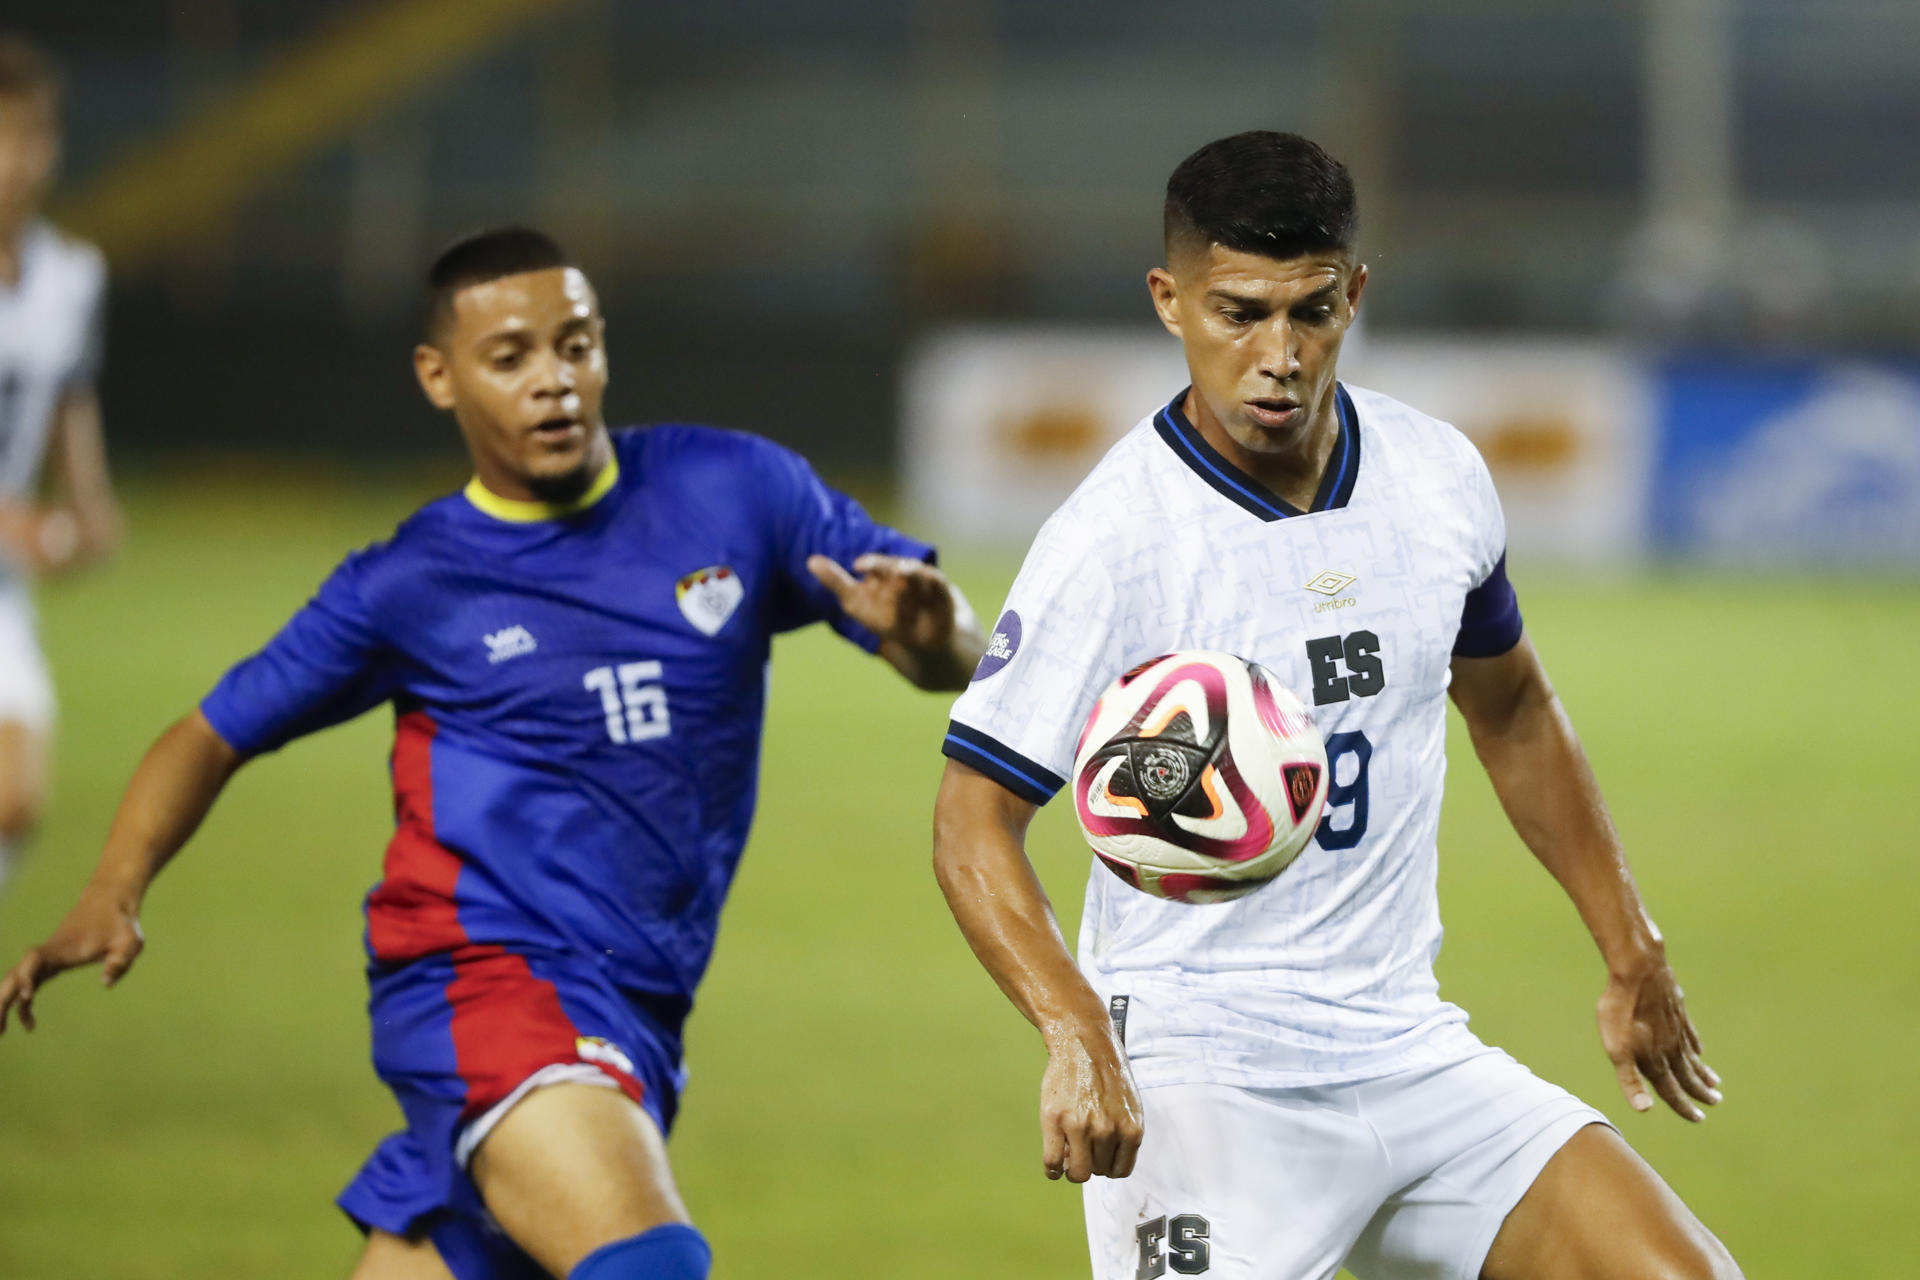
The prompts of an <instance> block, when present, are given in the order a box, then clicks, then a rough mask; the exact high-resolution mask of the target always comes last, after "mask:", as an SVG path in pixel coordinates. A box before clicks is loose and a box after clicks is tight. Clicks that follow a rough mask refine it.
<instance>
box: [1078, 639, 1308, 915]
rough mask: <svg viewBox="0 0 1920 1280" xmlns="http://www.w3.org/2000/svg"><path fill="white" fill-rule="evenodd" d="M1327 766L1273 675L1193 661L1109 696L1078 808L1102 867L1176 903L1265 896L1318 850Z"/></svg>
mask: <svg viewBox="0 0 1920 1280" xmlns="http://www.w3.org/2000/svg"><path fill="white" fill-rule="evenodd" d="M1326 800H1327V755H1326V748H1325V746H1324V745H1323V744H1322V742H1321V740H1320V731H1319V730H1318V729H1317V728H1315V727H1314V723H1313V717H1312V715H1310V714H1309V713H1308V711H1307V709H1306V707H1305V706H1304V705H1303V704H1302V703H1301V701H1300V699H1299V698H1297V697H1295V696H1294V695H1293V694H1292V693H1291V692H1290V691H1289V690H1287V689H1286V688H1285V687H1284V686H1282V685H1281V684H1280V683H1279V681H1277V680H1275V679H1274V678H1273V675H1272V674H1271V673H1270V672H1268V671H1267V670H1266V669H1265V668H1263V667H1260V666H1258V665H1256V664H1254V663H1251V662H1248V661H1246V660H1245V659H1242V658H1237V657H1235V656H1234V655H1232V654H1230V653H1215V652H1211V651H1208V650H1197V649H1196V650H1188V651H1184V652H1180V653H1170V654H1167V655H1165V656H1163V657H1159V658H1155V659H1153V660H1152V661H1151V662H1146V663H1142V664H1141V665H1140V666H1137V667H1135V668H1134V669H1133V670H1131V671H1129V672H1127V673H1126V674H1125V675H1123V676H1121V677H1120V678H1119V679H1117V680H1115V681H1114V682H1113V683H1112V684H1110V685H1108V686H1107V688H1106V690H1105V692H1103V693H1102V694H1101V695H1100V700H1099V701H1098V702H1096V703H1095V704H1094V706H1093V711H1092V713H1091V714H1090V715H1089V716H1088V717H1087V724H1086V728H1085V729H1084V730H1082V732H1081V735H1080V746H1079V749H1078V751H1076V752H1075V754H1074V762H1073V808H1074V812H1075V814H1076V815H1077V816H1078V817H1079V819H1080V829H1081V830H1082V831H1084V832H1085V833H1086V837H1087V842H1088V843H1089V844H1091V845H1092V846H1093V852H1094V854H1095V856H1097V857H1098V858H1099V859H1100V861H1101V862H1103V863H1105V864H1106V866H1107V868H1108V869H1109V870H1110V871H1112V872H1113V873H1114V874H1115V875H1117V876H1119V877H1120V878H1121V879H1122V880H1125V881H1126V882H1127V883H1128V884H1130V885H1132V886H1134V887H1135V888H1136V889H1140V890H1142V891H1144V892H1146V893H1151V894H1154V895H1155V896H1157V897H1162V898H1171V899H1173V900H1175V901H1177V902H1195V903H1201V902H1226V901H1228V900H1230V899H1233V898H1238V897H1241V896H1243V895H1245V894H1248V893H1251V892H1253V891H1254V890H1255V889H1258V888H1259V887H1260V886H1261V885H1263V884H1266V883H1267V882H1268V881H1270V880H1272V879H1273V878H1274V877H1275V876H1277V875H1279V874H1280V873H1281V872H1282V871H1284V870H1286V869H1287V866H1288V864H1289V863H1291V862H1292V861H1293V860H1294V858H1296V857H1298V856H1299V854H1300V851H1301V850H1302V849H1303V848H1305V847H1306V844H1307V841H1308V840H1310V839H1312V838H1313V832H1314V828H1315V826H1316V825H1318V823H1319V821H1320V811H1321V809H1322V808H1323V807H1324V806H1325V804H1326Z"/></svg>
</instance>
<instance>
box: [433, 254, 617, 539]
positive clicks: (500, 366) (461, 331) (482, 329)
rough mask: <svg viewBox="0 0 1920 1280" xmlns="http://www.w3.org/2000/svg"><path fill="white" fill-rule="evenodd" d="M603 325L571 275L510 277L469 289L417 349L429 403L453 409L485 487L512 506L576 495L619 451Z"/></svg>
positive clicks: (587, 291) (569, 270) (585, 289)
mask: <svg viewBox="0 0 1920 1280" xmlns="http://www.w3.org/2000/svg"><path fill="white" fill-rule="evenodd" d="M604 331H605V325H604V323H603V322H602V321H601V318H600V305H599V302H598V300H597V299H596V298H595V297H594V293H593V286H592V285H590V284H588V283H587V278H586V276H585V275H583V274H582V273H581V272H580V271H578V270H577V269H575V268H573V267H564V268H561V267H556V268H554V269H553V270H551V271H529V272H527V273H525V274H523V275H515V276H503V277H501V278H500V279H498V280H490V281H487V282H486V283H485V284H477V285H472V286H470V287H468V288H466V289H462V290H461V291H460V292H459V293H458V294H456V295H454V299H453V316H452V318H451V320H449V321H447V322H446V323H445V324H444V325H443V326H442V328H441V331H440V332H439V333H438V334H437V335H436V336H435V339H434V341H433V342H431V343H422V344H421V345H420V346H418V347H416V348H415V349H414V353H413V363H414V372H415V373H416V374H417V375H418V376H419V378H420V386H421V389H422V390H424V391H425V392H426V393H427V398H428V399H429V400H431V401H432V402H433V403H434V404H435V405H436V406H438V407H439V408H442V409H450V410H452V412H453V416H454V418H455V420H456V421H457V422H459V424H460V434H461V435H463V436H465V437H466V441H467V449H468V451H469V452H470V453H472V454H473V465H474V471H475V472H476V473H477V474H478V475H479V477H480V482H481V483H482V484H484V485H486V486H487V488H489V489H491V490H493V491H494V492H495V493H497V494H499V495H500V496H501V497H503V498H519V499H523V500H530V501H546V502H563V501H567V500H569V499H571V498H575V497H578V496H579V495H580V494H581V493H583V492H585V491H586V489H587V488H588V487H589V486H590V485H591V484H592V483H593V480H594V477H595V476H597V475H598V474H599V472H600V470H601V468H602V467H604V466H605V465H606V462H607V458H608V451H609V449H610V448H611V446H610V444H609V442H608V440H607V430H606V424H605V422H604V421H603V420H602V418H601V416H600V401H601V398H602V396H603V395H605V393H606V389H607V355H606V347H605V345H604V344H603V342H602V337H603V334H604Z"/></svg>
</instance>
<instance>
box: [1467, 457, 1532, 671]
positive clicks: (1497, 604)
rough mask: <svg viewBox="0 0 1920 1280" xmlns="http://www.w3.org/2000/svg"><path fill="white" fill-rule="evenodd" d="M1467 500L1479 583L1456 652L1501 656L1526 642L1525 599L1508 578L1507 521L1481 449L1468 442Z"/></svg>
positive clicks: (1469, 598)
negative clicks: (1522, 601) (1522, 606)
mask: <svg viewBox="0 0 1920 1280" xmlns="http://www.w3.org/2000/svg"><path fill="white" fill-rule="evenodd" d="M1466 447H1467V450H1468V452H1469V454H1470V455H1471V459H1470V461H1471V466H1470V467H1469V471H1468V484H1467V489H1468V492H1467V500H1468V504H1469V509H1470V510H1471V511H1472V513H1473V517H1474V570H1473V585H1472V587H1471V588H1470V589H1469V590H1468V591H1467V598H1466V602H1465V603H1464V604H1463V605H1462V607H1461V610H1460V630H1459V632H1458V634H1457V635H1456V636H1455V637H1454V642H1453V652H1454V656H1455V657H1461V658H1497V657H1499V656H1500V655H1501V654H1503V653H1506V652H1507V651H1508V650H1510V649H1512V648H1513V646H1514V645H1516V644H1519V643H1520V633H1521V631H1522V629H1523V623H1522V620H1521V617H1520V599H1519V597H1518V596H1517V595H1515V594H1514V590H1513V583H1512V582H1511V581H1509V580H1508V578H1507V520H1506V515H1505V514H1504V513H1503V512H1502V511H1501V509H1500V495H1499V493H1498V492H1497V491H1496V490H1495V489H1494V486H1493V476H1492V474H1491V473H1489V472H1488V470H1487V464H1486V462H1485V461H1484V460H1483V459H1482V458H1481V457H1480V453H1479V450H1477V449H1474V448H1473V446H1472V445H1471V444H1468V445H1467V446H1466Z"/></svg>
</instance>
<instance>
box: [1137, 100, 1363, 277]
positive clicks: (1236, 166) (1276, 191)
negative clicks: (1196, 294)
mask: <svg viewBox="0 0 1920 1280" xmlns="http://www.w3.org/2000/svg"><path fill="white" fill-rule="evenodd" d="M1359 230H1360V207H1359V203H1358V201H1357V200H1356V199H1355V197H1354V193H1353V178H1352V177H1351V176H1349V175H1348V173H1347V169H1346V166H1345V165H1343V164H1341V163H1340V162H1339V161H1338V160H1335V159H1334V158H1333V157H1332V156H1330V155H1328V154H1327V153H1326V152H1325V151H1322V150H1321V149H1320V148H1319V147H1318V146H1316V145H1315V144H1314V143H1312V142H1310V141H1308V140H1307V139H1305V138H1303V137H1301V136H1300V135H1299V134H1297V133H1276V132H1274V131H1272V130H1267V129H1256V130H1253V131H1250V132H1247V133H1236V134H1234V135H1233V136H1232V137H1228V138H1221V139H1219V140H1218V141H1215V142H1209V143H1208V144H1207V145H1206V146H1204V147H1202V148H1200V149H1199V150H1198V151H1196V152H1194V153H1193V154H1192V155H1190V156H1188V157H1187V158H1186V159H1185V160H1182V161H1181V162H1180V166H1179V168H1177V169H1175V170H1174V171H1173V176H1172V177H1171V178H1168V179H1167V203H1166V211H1165V215H1164V223H1163V231H1164V234H1165V236H1166V248H1167V255H1168V257H1169V258H1171V257H1172V256H1173V254H1174V252H1175V251H1176V250H1178V249H1185V248H1190V247H1199V248H1204V247H1206V246H1207V245H1212V244H1217V245H1220V246H1221V247H1223V248H1227V249H1237V250H1239V251H1240V252H1242V253H1257V254H1259V255H1260V256H1261V257H1263V258H1280V259H1285V258H1298V257H1300V256H1302V255H1304V254H1309V253H1328V252H1340V253H1351V252H1352V251H1353V246H1354V240H1355V237H1356V236H1357V235H1358V233H1359Z"/></svg>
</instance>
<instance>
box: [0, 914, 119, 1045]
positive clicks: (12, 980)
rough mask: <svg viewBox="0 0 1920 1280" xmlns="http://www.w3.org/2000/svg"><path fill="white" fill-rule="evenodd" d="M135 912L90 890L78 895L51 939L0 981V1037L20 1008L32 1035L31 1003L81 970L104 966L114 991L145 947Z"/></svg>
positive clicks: (104, 976)
mask: <svg viewBox="0 0 1920 1280" xmlns="http://www.w3.org/2000/svg"><path fill="white" fill-rule="evenodd" d="M145 945H146V943H145V941H144V940H143V939H142V938H141V936H140V922H139V920H138V919H137V918H136V916H135V914H134V911H133V909H132V908H131V907H129V906H127V905H124V904H122V903H121V902H118V901H116V900H114V899H112V898H110V897H108V896H106V895H104V894H98V893H95V892H94V891H93V890H91V889H89V890H87V891H86V892H84V893H82V894H81V895H80V901H79V902H77V903H75V904H74V907H73V910H71V911H69V912H68V913H67V918H66V919H65V920H62V921H61V922H60V927H59V928H57V929H55V930H54V931H53V934H52V936H51V937H49V938H48V939H47V940H46V941H45V942H43V943H41V944H40V945H39V946H37V947H29V948H28V949H27V953H26V954H25V955H24V956H21V957H20V963H18V964H16V965H14V966H13V968H11V969H9V970H8V971H7V975H6V976H5V977H4V978H0V1033H4V1032H5V1031H6V1029H7V1016H8V1015H9V1014H10V1013H11V1012H12V1011H13V1010H14V1008H15V1007H16V1006H17V1007H18V1008H19V1010H20V1025H21V1026H23V1027H25V1028H26V1029H27V1030H29V1031H32V1030H33V1029H34V1025H35V1023H34V1017H33V998H34V996H36V995H37V994H39V991H40V988H41V987H42V986H44V985H46V983H47V981H48V980H49V979H51V978H54V977H56V976H58V975H59V974H62V973H65V972H66V971H67V970H69V969H78V968H80V967H82V966H83V965H90V964H100V965H104V966H105V967H104V969H103V970H102V972H101V983H102V985H104V986H109V987H110V986H112V985H113V984H114V983H116V982H118V981H120V979H121V977H122V976H123V975H125V973H126V972H127V970H128V969H129V968H131V967H132V966H133V962H134V959H135V957H137V956H138V955H139V954H140V949H141V948H142V947H143V946H145Z"/></svg>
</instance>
